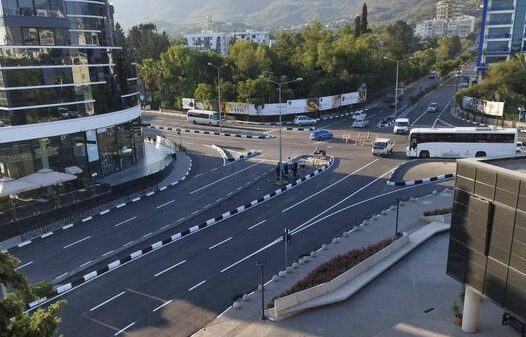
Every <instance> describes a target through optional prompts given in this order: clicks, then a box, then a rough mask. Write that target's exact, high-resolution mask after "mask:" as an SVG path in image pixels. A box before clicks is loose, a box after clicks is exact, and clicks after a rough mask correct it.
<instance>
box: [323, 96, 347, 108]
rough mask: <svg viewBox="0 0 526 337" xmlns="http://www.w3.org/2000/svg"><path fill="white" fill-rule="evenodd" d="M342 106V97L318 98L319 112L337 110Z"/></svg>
mask: <svg viewBox="0 0 526 337" xmlns="http://www.w3.org/2000/svg"><path fill="white" fill-rule="evenodd" d="M341 106H342V95H334V96H325V97H321V98H320V110H321V111H324V110H331V109H337V108H339V107H341Z"/></svg>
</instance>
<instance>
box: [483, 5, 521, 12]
mask: <svg viewBox="0 0 526 337" xmlns="http://www.w3.org/2000/svg"><path fill="white" fill-rule="evenodd" d="M512 10H515V6H513V5H493V6H491V7H490V8H489V11H512Z"/></svg>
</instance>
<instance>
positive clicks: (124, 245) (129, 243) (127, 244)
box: [122, 241, 133, 247]
mask: <svg viewBox="0 0 526 337" xmlns="http://www.w3.org/2000/svg"><path fill="white" fill-rule="evenodd" d="M132 243H133V241H130V242H128V243H125V244H123V245H122V246H123V247H126V246H129V245H131V244H132Z"/></svg>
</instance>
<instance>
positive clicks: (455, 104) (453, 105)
mask: <svg viewBox="0 0 526 337" xmlns="http://www.w3.org/2000/svg"><path fill="white" fill-rule="evenodd" d="M455 76H456V77H457V82H456V84H455V96H454V97H453V101H454V102H453V104H451V112H452V113H453V112H456V107H457V99H456V96H457V92H458V80H459V78H460V77H461V76H462V70H461V69H457V72H456V74H455Z"/></svg>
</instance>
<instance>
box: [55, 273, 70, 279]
mask: <svg viewBox="0 0 526 337" xmlns="http://www.w3.org/2000/svg"><path fill="white" fill-rule="evenodd" d="M67 274H68V273H67V272H65V273H64V274H62V275H59V276H57V277H55V280H58V279H59V278H62V277H64V276H66V275H67Z"/></svg>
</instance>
